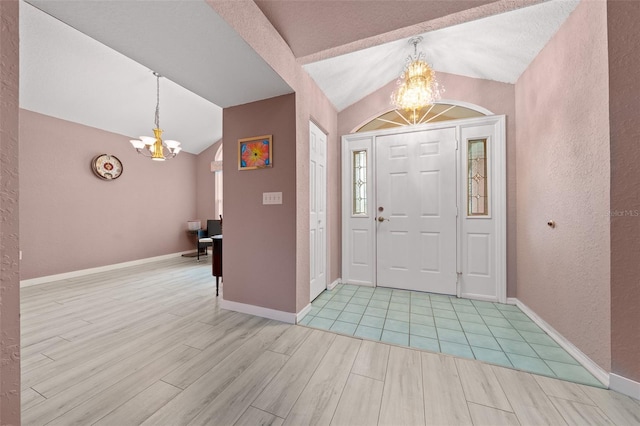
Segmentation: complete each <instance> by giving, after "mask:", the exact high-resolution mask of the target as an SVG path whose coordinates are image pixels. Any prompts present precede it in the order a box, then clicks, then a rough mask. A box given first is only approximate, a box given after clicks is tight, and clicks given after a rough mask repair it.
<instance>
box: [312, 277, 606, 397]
mask: <svg viewBox="0 0 640 426" xmlns="http://www.w3.org/2000/svg"><path fill="white" fill-rule="evenodd" d="M311 305H312V308H311V311H310V312H309V313H308V314H307V315H306V316H305V317H304V318H303V319H302V320H301V321H300V325H306V326H309V327H315V328H320V329H323V330H331V331H334V332H336V333H341V334H346V335H349V336H356V337H361V338H365V339H370V340H378V341H382V342H386V343H392V344H396V345H402V346H409V347H412V348H417V349H426V350H429V351H433V352H442V353H447V354H451V355H455V356H459V357H464V358H471V359H478V360H481V361H485V362H488V363H491V364H496V365H502V366H506V367H511V368H516V369H519V370H523V371H528V372H531V373H536V374H541V375H544V376H549V377H557V378H560V379H563V380H567V381H571V382H576V383H582V384H587V385H592V386H598V387H603V385H602V384H601V383H600V382H599V381H598V380H597V379H596V378H595V377H593V376H592V375H591V374H590V373H589V372H588V371H587V370H586V369H585V368H584V367H582V366H581V365H580V364H579V363H578V361H576V360H575V359H574V358H573V357H571V355H569V354H568V353H567V352H566V351H565V350H564V349H562V348H561V347H560V346H559V345H558V344H557V343H556V342H555V341H554V340H553V339H551V338H550V337H549V336H548V335H547V334H546V333H545V332H544V331H543V330H542V329H541V328H540V327H538V326H537V325H536V324H535V323H534V322H533V321H531V319H529V317H528V316H526V315H525V314H524V313H522V311H521V310H520V309H519V308H518V307H517V306H514V305H503V304H499V303H491V302H481V301H476V300H468V299H458V298H456V297H453V296H444V295H438V294H430V293H421V292H415V291H406V290H393V289H389V288H382V287H377V288H375V289H374V288H370V287H361V286H353V285H342V284H339V285H337V286H336V287H335V288H334V289H333V290H331V291H329V290H327V291H324V292H323V293H322V294H320V296H318V297H317V298H316V299H315V300H314V301H313V302H312V304H311Z"/></svg>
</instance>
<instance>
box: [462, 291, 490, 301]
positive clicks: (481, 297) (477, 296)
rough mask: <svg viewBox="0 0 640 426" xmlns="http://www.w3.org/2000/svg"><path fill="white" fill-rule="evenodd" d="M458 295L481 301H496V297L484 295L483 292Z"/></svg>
mask: <svg viewBox="0 0 640 426" xmlns="http://www.w3.org/2000/svg"><path fill="white" fill-rule="evenodd" d="M459 297H463V298H465V299H473V300H480V301H483V302H497V301H498V298H497V297H493V296H485V295H484V294H473V293H461V294H460V296H459Z"/></svg>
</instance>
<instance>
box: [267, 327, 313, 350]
mask: <svg viewBox="0 0 640 426" xmlns="http://www.w3.org/2000/svg"><path fill="white" fill-rule="evenodd" d="M309 333H311V329H309V328H306V327H291V328H289V329H288V330H287V331H285V332H284V334H283V335H282V336H280V338H279V339H278V340H276V341H275V342H274V343H273V345H271V347H270V348H269V350H270V351H272V352H277V353H279V354H284V355H289V356H291V355H293V353H294V352H295V351H296V350H297V349H298V348H299V347H300V345H301V344H302V342H304V341H305V339H306V338H307V336H309Z"/></svg>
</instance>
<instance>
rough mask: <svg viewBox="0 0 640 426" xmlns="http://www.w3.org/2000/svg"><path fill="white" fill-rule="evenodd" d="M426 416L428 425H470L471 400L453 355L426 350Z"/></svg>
mask: <svg viewBox="0 0 640 426" xmlns="http://www.w3.org/2000/svg"><path fill="white" fill-rule="evenodd" d="M421 355H422V383H423V387H424V410H425V420H426V424H428V425H470V424H471V417H470V415H469V411H468V410H466V405H467V404H466V403H467V400H466V399H465V396H464V391H463V390H462V383H461V382H460V376H459V375H458V369H457V367H456V363H455V360H454V358H453V357H450V356H447V355H443V354H434V353H430V352H422V354H421Z"/></svg>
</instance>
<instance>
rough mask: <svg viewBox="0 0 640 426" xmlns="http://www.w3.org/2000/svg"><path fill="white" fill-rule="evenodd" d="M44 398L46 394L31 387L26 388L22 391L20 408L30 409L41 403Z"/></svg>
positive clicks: (23, 409)
mask: <svg viewBox="0 0 640 426" xmlns="http://www.w3.org/2000/svg"><path fill="white" fill-rule="evenodd" d="M44 400H45V398H44V396H42V395H40V394H39V393H38V392H36V391H34V390H33V389H31V388H26V389H24V390H23V391H22V392H21V393H20V409H21V410H22V411H25V410H28V409H29V408H31V407H33V406H34V405H37V404H40V403H41V402H42V401H44Z"/></svg>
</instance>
